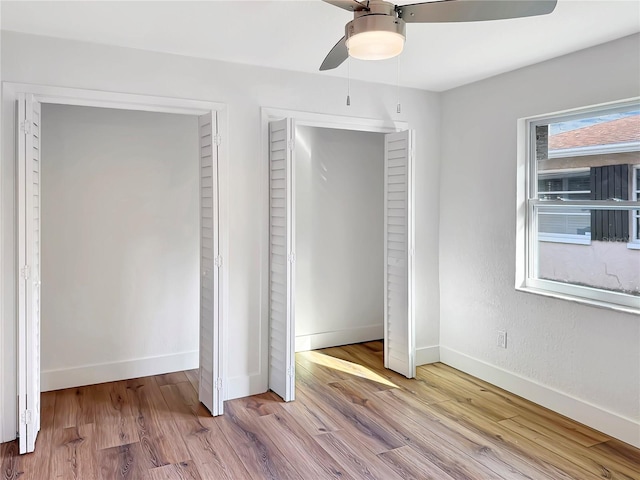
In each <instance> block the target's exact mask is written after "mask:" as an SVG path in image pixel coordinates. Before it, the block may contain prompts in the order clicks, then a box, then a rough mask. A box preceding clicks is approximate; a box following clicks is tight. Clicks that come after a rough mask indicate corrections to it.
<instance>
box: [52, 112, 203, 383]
mask: <svg viewBox="0 0 640 480" xmlns="http://www.w3.org/2000/svg"><path fill="white" fill-rule="evenodd" d="M42 117H43V118H42V123H43V125H44V126H45V128H43V130H42V149H43V155H42V158H43V161H42V246H41V247H42V363H41V367H42V390H43V391H46V390H51V389H58V388H64V387H69V386H77V385H82V384H88V383H97V382H103V381H108V380H114V379H121V378H131V377H133V376H139V375H141V374H145V373H146V374H149V373H147V371H148V370H149V368H151V369H152V370H159V371H158V372H155V373H161V372H162V371H164V372H165V373H166V372H169V371H175V370H182V369H186V368H197V366H198V324H199V320H198V315H199V310H198V305H199V290H198V289H199V266H198V265H199V219H198V202H199V200H198V189H199V166H198V119H197V117H196V116H192V115H177V114H168V113H154V112H142V111H129V110H119V109H108V108H93V107H80V106H70V105H55V104H44V105H43V107H42Z"/></svg>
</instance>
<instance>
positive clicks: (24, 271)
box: [20, 265, 31, 280]
mask: <svg viewBox="0 0 640 480" xmlns="http://www.w3.org/2000/svg"><path fill="white" fill-rule="evenodd" d="M20 276H21V277H22V279H23V280H29V277H31V267H30V266H29V265H25V266H24V267H22V268H21V269H20Z"/></svg>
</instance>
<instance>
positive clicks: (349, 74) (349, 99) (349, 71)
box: [347, 57, 351, 107]
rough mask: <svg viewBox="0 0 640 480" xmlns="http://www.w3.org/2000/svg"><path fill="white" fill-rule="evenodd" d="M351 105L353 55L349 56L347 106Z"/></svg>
mask: <svg viewBox="0 0 640 480" xmlns="http://www.w3.org/2000/svg"><path fill="white" fill-rule="evenodd" d="M350 106H351V57H349V58H347V107H350Z"/></svg>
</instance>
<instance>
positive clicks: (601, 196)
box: [591, 165, 629, 242]
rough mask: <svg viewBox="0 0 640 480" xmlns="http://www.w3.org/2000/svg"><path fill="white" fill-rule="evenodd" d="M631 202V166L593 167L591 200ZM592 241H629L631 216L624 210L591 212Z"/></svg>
mask: <svg viewBox="0 0 640 480" xmlns="http://www.w3.org/2000/svg"><path fill="white" fill-rule="evenodd" d="M611 198H617V199H620V200H629V166H628V165H607V166H604V167H591V200H609V199H611ZM591 240H600V241H605V242H606V241H608V242H628V241H629V215H628V213H627V212H625V211H623V210H591Z"/></svg>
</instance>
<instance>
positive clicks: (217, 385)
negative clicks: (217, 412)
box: [215, 378, 222, 390]
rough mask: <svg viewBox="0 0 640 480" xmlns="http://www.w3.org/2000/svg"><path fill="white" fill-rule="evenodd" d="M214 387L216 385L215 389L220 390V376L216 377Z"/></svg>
mask: <svg viewBox="0 0 640 480" xmlns="http://www.w3.org/2000/svg"><path fill="white" fill-rule="evenodd" d="M215 387H216V390H222V379H221V378H217V379H216V384H215Z"/></svg>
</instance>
